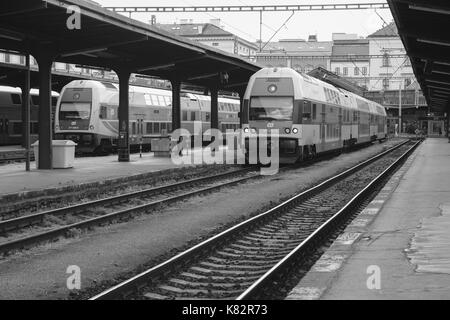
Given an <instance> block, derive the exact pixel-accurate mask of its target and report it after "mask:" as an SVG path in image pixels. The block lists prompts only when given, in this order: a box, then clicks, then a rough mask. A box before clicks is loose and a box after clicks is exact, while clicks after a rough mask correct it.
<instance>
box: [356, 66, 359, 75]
mask: <svg viewBox="0 0 450 320" xmlns="http://www.w3.org/2000/svg"><path fill="white" fill-rule="evenodd" d="M355 76H359V68H358V67H356V68H355Z"/></svg>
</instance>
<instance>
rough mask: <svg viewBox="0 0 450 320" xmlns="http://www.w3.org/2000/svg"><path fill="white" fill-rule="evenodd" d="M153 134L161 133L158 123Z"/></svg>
mask: <svg viewBox="0 0 450 320" xmlns="http://www.w3.org/2000/svg"><path fill="white" fill-rule="evenodd" d="M153 133H160V126H159V123H158V122H156V123H155V129H154V131H153Z"/></svg>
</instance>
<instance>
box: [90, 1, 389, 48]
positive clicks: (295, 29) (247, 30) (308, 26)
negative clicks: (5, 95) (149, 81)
mask: <svg viewBox="0 0 450 320" xmlns="http://www.w3.org/2000/svg"><path fill="white" fill-rule="evenodd" d="M95 1H96V2H98V3H100V4H101V5H103V6H109V7H114V6H152V7H158V6H161V7H164V6H166V7H167V6H206V5H208V6H215V5H230V6H232V5H238V6H240V5H275V4H278V5H280V4H281V5H282V4H291V5H292V4H295V5H301V4H342V3H345V4H347V3H382V2H386V0H226V1H224V0H126V1H124V0H95ZM377 13H378V14H377ZM151 15H152V13H147V14H145V13H144V14H142V13H134V14H133V16H132V17H133V18H134V19H137V20H141V21H143V22H148V21H149V20H150V18H151ZM290 15H291V12H265V13H264V14H263V23H264V25H263V36H262V38H263V41H264V42H266V41H268V40H269V39H270V38H271V37H272V36H273V35H274V34H275V31H276V30H278V28H280V27H281V26H282V25H283V24H284V23H285V22H286V20H287V19H288V18H289V16H290ZM378 15H380V16H381V17H382V18H380V17H379V16H378ZM217 18H219V19H221V24H222V26H223V27H224V29H225V30H227V31H229V32H232V33H234V34H236V35H238V36H240V37H242V38H244V39H246V40H249V41H252V42H254V41H257V40H258V39H259V27H260V25H259V13H258V12H242V13H235V12H233V13H217V12H214V13H206V12H203V13H157V14H156V19H157V22H158V23H174V22H177V21H178V22H179V21H180V20H181V19H193V20H194V22H199V23H203V22H208V21H209V20H211V19H217ZM383 19H384V21H386V22H387V23H390V22H391V21H392V20H393V19H392V15H391V12H390V10H389V9H382V10H377V12H375V10H373V9H367V10H345V11H339V10H337V11H297V12H296V13H295V15H294V16H293V17H292V18H291V19H290V20H289V21H288V22H287V24H286V26H284V27H283V28H282V29H281V30H280V31H279V33H278V34H276V35H275V36H274V38H273V40H272V41H277V40H279V39H308V36H309V35H317V36H318V39H319V41H331V39H332V34H333V33H356V34H358V35H359V36H362V37H366V36H367V35H369V34H371V33H373V32H375V31H377V30H378V29H380V28H381V27H382V26H383Z"/></svg>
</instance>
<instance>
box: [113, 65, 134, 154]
mask: <svg viewBox="0 0 450 320" xmlns="http://www.w3.org/2000/svg"><path fill="white" fill-rule="evenodd" d="M116 73H117V75H118V77H119V140H118V148H117V151H118V155H119V162H130V100H129V96H130V76H131V71H129V70H119V71H116Z"/></svg>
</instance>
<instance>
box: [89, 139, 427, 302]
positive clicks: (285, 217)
mask: <svg viewBox="0 0 450 320" xmlns="http://www.w3.org/2000/svg"><path fill="white" fill-rule="evenodd" d="M419 143H420V142H416V143H413V142H411V141H406V142H405V143H402V144H400V145H398V146H396V147H394V148H391V149H389V150H387V151H385V152H383V153H381V154H380V155H378V156H376V157H373V158H371V159H369V160H367V161H365V162H363V163H361V164H359V165H357V166H355V167H353V168H351V169H349V170H347V171H345V172H343V173H341V174H339V175H337V176H335V177H332V178H330V179H329V180H327V181H325V182H323V183H321V184H319V185H317V186H315V187H313V188H311V189H309V190H307V191H305V192H302V193H301V194H299V195H296V196H295V197H293V198H291V199H289V200H288V201H286V202H284V203H282V204H280V205H278V206H276V207H274V208H272V209H271V210H269V211H267V212H264V213H262V214H260V215H258V216H256V217H253V218H251V219H249V220H247V221H245V222H242V223H240V224H238V225H236V226H234V227H232V228H230V229H228V230H226V231H224V232H222V233H220V234H218V235H216V236H214V237H212V238H210V239H208V240H206V241H204V242H202V243H200V244H198V245H196V246H194V247H192V248H191V249H189V250H187V251H185V252H183V253H180V254H179V255H177V256H175V257H173V258H171V259H170V260H168V261H166V262H164V263H162V264H160V265H158V266H155V267H153V268H151V269H149V270H147V271H145V272H143V273H141V274H139V275H137V276H135V277H133V278H131V279H129V280H127V281H125V282H123V283H121V284H119V285H117V286H115V287H113V288H111V289H109V290H107V291H105V292H103V293H101V294H99V295H97V296H95V297H93V298H92V299H91V300H100V299H125V298H126V299H256V298H264V297H266V298H267V296H268V295H267V294H268V292H272V291H273V290H277V286H280V284H282V283H283V281H284V280H283V276H284V275H286V274H287V273H289V271H290V270H291V268H292V267H293V266H295V265H297V266H298V264H299V263H301V261H302V259H305V257H307V255H308V254H310V253H311V252H312V251H314V250H315V249H316V248H317V247H320V245H321V244H323V242H324V241H325V239H328V238H329V237H330V234H331V233H333V230H336V228H337V227H338V226H339V225H342V224H343V223H344V222H345V221H346V219H347V218H348V217H349V216H350V215H351V213H352V212H353V211H354V209H355V208H356V207H357V206H358V205H361V203H363V202H364V201H366V200H367V198H368V197H370V196H371V195H373V193H374V191H375V189H376V188H377V187H380V186H381V185H382V184H383V182H384V181H386V178H387V177H388V176H389V174H391V173H392V172H393V171H394V170H395V169H396V168H397V167H398V166H399V165H400V164H401V163H402V162H403V161H404V160H405V159H406V158H407V156H408V155H409V154H410V153H411V152H412V151H413V150H414V149H415V148H416V147H417V145H418V144H419Z"/></svg>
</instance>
